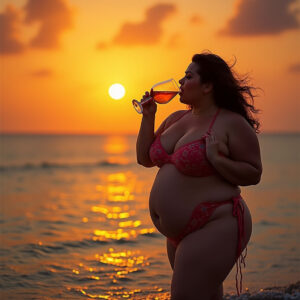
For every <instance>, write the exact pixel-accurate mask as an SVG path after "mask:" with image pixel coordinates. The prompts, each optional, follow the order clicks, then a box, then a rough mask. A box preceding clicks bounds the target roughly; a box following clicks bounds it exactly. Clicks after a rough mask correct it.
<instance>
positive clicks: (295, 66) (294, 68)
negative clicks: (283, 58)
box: [288, 62, 300, 74]
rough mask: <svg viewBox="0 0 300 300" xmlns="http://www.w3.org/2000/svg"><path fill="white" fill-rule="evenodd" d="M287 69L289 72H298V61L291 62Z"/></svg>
mask: <svg viewBox="0 0 300 300" xmlns="http://www.w3.org/2000/svg"><path fill="white" fill-rule="evenodd" d="M288 71H289V72H290V73H297V74H300V62H297V63H294V64H291V65H290V66H289V68H288Z"/></svg>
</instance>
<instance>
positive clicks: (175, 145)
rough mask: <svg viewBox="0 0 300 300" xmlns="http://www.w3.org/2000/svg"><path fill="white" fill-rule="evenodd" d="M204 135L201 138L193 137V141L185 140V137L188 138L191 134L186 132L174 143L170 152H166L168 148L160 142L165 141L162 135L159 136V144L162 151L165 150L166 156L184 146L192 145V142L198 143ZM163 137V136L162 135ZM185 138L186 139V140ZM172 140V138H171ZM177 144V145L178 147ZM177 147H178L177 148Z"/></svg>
mask: <svg viewBox="0 0 300 300" xmlns="http://www.w3.org/2000/svg"><path fill="white" fill-rule="evenodd" d="M205 134H206V133H204V134H203V135H202V136H200V137H195V138H193V139H191V138H187V136H188V137H189V136H190V135H191V134H190V133H189V132H186V133H185V134H183V135H182V136H181V137H180V138H179V139H178V140H177V141H176V142H174V146H173V149H172V152H170V151H168V150H169V148H168V147H165V145H164V142H162V139H165V138H162V136H163V135H162V134H161V135H160V144H161V146H162V147H163V149H164V150H165V152H166V153H167V154H168V155H172V154H174V153H175V152H176V151H177V150H178V149H179V148H181V147H183V146H184V145H187V144H189V143H192V142H194V141H199V140H200V139H201V138H202V137H203V136H204V135H205ZM164 135H165V134H164ZM186 138H187V139H186ZM173 139H174V138H173ZM182 139H183V140H186V141H184V142H182ZM178 144H179V145H178ZM177 145H178V146H177Z"/></svg>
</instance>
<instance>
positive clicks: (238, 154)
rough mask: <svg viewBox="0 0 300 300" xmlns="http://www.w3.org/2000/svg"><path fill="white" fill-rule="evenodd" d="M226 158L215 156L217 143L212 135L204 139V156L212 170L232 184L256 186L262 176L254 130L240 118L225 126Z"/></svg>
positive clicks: (217, 151)
mask: <svg viewBox="0 0 300 300" xmlns="http://www.w3.org/2000/svg"><path fill="white" fill-rule="evenodd" d="M228 126H229V127H228V148H229V157H230V158H228V157H225V156H223V155H220V154H219V150H220V149H219V142H218V140H217V139H216V136H215V135H214V134H213V133H212V134H211V135H210V136H208V137H207V138H206V155H207V158H208V160H209V161H210V162H211V164H212V165H213V166H214V168H215V169H216V170H217V171H218V172H219V173H220V175H222V176H223V177H224V178H225V179H226V180H227V181H229V182H230V183H232V184H234V185H241V186H246V185H255V184H258V183H259V181H260V178H261V174H262V163H261V157H260V148H259V143H258V139H257V136H256V133H255V131H254V129H253V128H252V127H251V126H250V125H249V123H248V122H247V121H246V120H245V119H244V118H243V117H240V116H235V117H234V118H233V120H231V121H230V124H229V125H228Z"/></svg>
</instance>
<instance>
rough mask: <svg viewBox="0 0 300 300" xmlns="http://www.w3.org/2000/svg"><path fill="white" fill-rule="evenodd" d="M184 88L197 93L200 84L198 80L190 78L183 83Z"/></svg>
mask: <svg viewBox="0 0 300 300" xmlns="http://www.w3.org/2000/svg"><path fill="white" fill-rule="evenodd" d="M185 90H188V91H189V92H190V93H199V92H200V84H199V81H198V80H194V79H193V80H190V81H188V82H187V83H186V85H185Z"/></svg>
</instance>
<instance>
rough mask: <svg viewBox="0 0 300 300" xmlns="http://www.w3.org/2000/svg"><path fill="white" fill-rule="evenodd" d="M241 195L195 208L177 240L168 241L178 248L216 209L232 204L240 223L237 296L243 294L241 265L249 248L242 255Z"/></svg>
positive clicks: (242, 219)
mask: <svg viewBox="0 0 300 300" xmlns="http://www.w3.org/2000/svg"><path fill="white" fill-rule="evenodd" d="M241 199H242V197H241V195H239V196H237V197H233V198H231V199H229V200H225V201H221V202H202V203H200V204H199V205H197V206H196V207H195V209H194V210H193V213H192V215H191V218H190V220H189V222H188V224H187V226H186V227H185V228H184V230H183V231H182V233H181V234H180V235H179V236H178V237H176V238H168V240H169V241H170V242H171V243H172V245H173V246H174V247H175V248H176V247H177V246H178V245H179V243H180V242H181V240H182V239H183V238H184V237H185V236H187V235H188V234H190V233H192V232H193V231H196V230H198V229H200V228H201V227H203V226H204V225H205V224H206V223H207V222H208V221H209V219H210V217H211V215H212V214H213V212H214V211H215V209H216V208H217V207H219V206H221V205H224V204H227V203H232V204H233V209H232V215H233V216H234V217H236V219H237V222H238V244H237V251H236V267H237V272H236V276H235V279H236V290H237V294H238V295H240V293H241V292H242V279H243V276H242V269H241V265H242V264H243V265H244V267H245V265H246V264H245V258H246V255H247V248H246V249H245V250H246V251H245V254H244V255H243V254H242V240H243V239H244V238H245V231H244V206H243V204H242V202H241ZM239 274H240V286H239V285H238V275H239Z"/></svg>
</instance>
